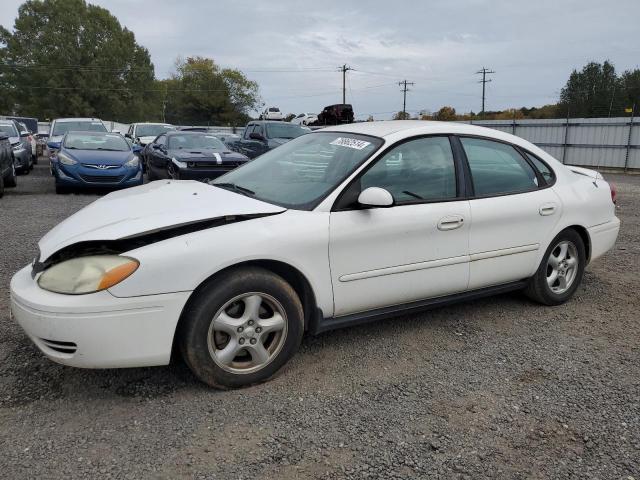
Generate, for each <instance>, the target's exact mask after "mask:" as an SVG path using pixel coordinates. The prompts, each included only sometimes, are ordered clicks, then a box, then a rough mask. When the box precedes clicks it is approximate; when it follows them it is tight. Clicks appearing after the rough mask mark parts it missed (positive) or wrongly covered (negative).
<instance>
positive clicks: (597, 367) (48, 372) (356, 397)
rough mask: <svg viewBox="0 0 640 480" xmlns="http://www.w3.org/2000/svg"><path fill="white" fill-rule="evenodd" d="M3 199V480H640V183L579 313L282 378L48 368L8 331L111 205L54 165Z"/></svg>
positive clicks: (364, 330) (394, 343)
mask: <svg viewBox="0 0 640 480" xmlns="http://www.w3.org/2000/svg"><path fill="white" fill-rule="evenodd" d="M42 163H44V162H41V165H38V166H37V167H36V170H35V171H34V172H33V173H32V174H31V175H29V176H27V177H24V176H22V177H19V179H18V180H19V185H18V188H17V189H13V190H9V191H8V192H7V195H6V196H5V198H4V199H2V200H0V225H2V228H1V229H0V245H2V249H1V250H0V472H2V474H0V476H4V477H5V478H11V479H22V478H24V479H27V478H153V479H156V478H157V479H161V478H219V479H235V478H238V479H241V478H256V477H260V478H285V479H286V478H323V479H335V478H385V479H388V478H408V477H422V478H425V477H433V478H485V477H489V478H508V479H513V478H516V479H517V478H578V477H579V478H599V479H624V480H630V479H633V478H636V479H640V428H639V425H640V350H639V348H638V339H640V326H639V325H640V324H639V316H638V311H639V309H640V299H639V295H638V292H639V291H640V275H639V273H638V272H639V271H640V268H639V262H638V259H639V258H640V177H638V176H636V177H631V176H628V177H625V176H617V177H616V178H615V181H616V183H617V185H618V191H619V196H620V197H619V198H620V200H619V205H620V209H619V216H620V217H621V219H622V221H623V223H624V225H623V229H622V231H621V235H620V238H619V241H618V244H617V245H616V247H615V249H614V250H613V251H612V252H610V253H609V254H608V255H606V256H605V257H604V258H602V259H600V260H598V261H596V262H594V264H593V265H591V266H589V268H588V270H587V272H586V274H585V279H584V283H583V286H582V287H581V288H580V289H579V290H578V292H577V294H576V296H575V297H574V299H573V300H572V301H570V302H569V303H568V304H566V305H563V306H560V307H553V308H551V307H541V306H539V305H535V304H533V303H531V302H529V301H527V300H526V299H524V298H523V297H522V296H520V295H519V294H510V295H502V296H498V297H495V298H490V299H484V300H480V301H475V302H471V303H466V304H462V305H458V306H454V307H448V308H444V309H440V310H436V311H432V312H429V313H425V314H419V315H411V316H406V317H401V318H396V319H391V320H387V321H383V322H380V323H376V324H373V325H368V326H363V327H357V328H350V329H346V330H343V331H337V332H332V333H327V334H323V335H321V336H319V337H315V338H306V339H305V340H304V342H303V345H302V348H301V351H300V353H299V354H298V355H297V356H296V358H295V359H294V360H293V361H292V362H291V363H290V365H289V366H288V367H287V368H286V369H285V371H284V372H283V373H282V375H280V376H279V377H278V378H276V379H275V380H273V381H271V382H269V383H267V384H264V385H260V386H257V387H252V388H249V389H244V390H241V391H230V392H219V391H214V390H209V389H207V388H206V387H204V386H203V385H201V384H200V383H198V382H197V381H196V380H195V378H194V377H193V376H192V375H191V374H190V372H189V370H188V369H187V368H186V367H185V366H184V365H183V364H176V365H172V366H170V367H158V368H146V369H129V370H104V371H97V370H94V371H90V370H79V369H74V368H69V367H63V366H60V365H57V364H55V363H52V362H50V361H48V360H46V359H45V358H44V357H43V356H42V355H41V354H40V353H39V352H38V351H37V350H36V348H35V347H34V346H33V345H32V344H31V342H30V341H29V340H28V339H27V337H26V336H25V335H24V333H23V332H22V331H21V330H20V328H19V327H18V326H17V325H16V324H14V323H13V322H11V321H10V320H9V315H8V293H9V280H10V277H11V275H12V273H13V272H14V271H16V270H17V269H18V268H19V267H22V266H23V265H24V264H26V263H28V262H29V261H30V260H31V259H32V258H33V256H34V253H35V251H36V242H37V240H38V239H39V238H40V237H41V236H42V235H43V234H44V233H45V232H46V231H47V230H49V229H50V228H51V227H53V226H54V225H55V224H56V223H58V222H59V221H60V220H62V219H64V218H65V217H67V216H68V215H70V214H71V213H73V212H75V211H76V210H78V209H79V208H81V207H82V206H84V205H86V204H88V203H89V202H91V201H92V200H94V199H96V198H97V195H67V196H56V195H55V194H54V193H53V180H52V178H51V177H49V176H48V173H47V170H46V167H45V166H44V165H42Z"/></svg>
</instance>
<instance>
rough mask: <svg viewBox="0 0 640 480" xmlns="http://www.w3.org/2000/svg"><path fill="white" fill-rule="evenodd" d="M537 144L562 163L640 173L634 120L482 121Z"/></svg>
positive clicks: (639, 130) (639, 128)
mask: <svg viewBox="0 0 640 480" xmlns="http://www.w3.org/2000/svg"><path fill="white" fill-rule="evenodd" d="M469 123H473V124H474V125H480V126H483V127H488V128H494V129H496V130H501V131H503V132H507V133H511V134H513V135H517V136H518V137H522V138H524V139H525V140H528V141H530V142H531V143H534V144H536V145H537V146H539V147H540V148H542V149H543V150H545V151H547V152H548V153H549V154H551V155H553V156H554V157H555V158H557V159H558V160H560V161H562V162H563V163H567V164H570V165H582V166H587V167H595V168H615V169H624V170H630V169H634V170H640V122H639V121H638V120H637V119H633V118H629V117H626V118H570V119H568V120H566V119H550V120H480V121H472V122H469Z"/></svg>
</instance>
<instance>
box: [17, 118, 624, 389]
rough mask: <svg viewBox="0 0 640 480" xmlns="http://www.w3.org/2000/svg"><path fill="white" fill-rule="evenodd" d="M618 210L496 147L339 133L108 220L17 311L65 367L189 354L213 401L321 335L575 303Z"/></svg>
mask: <svg viewBox="0 0 640 480" xmlns="http://www.w3.org/2000/svg"><path fill="white" fill-rule="evenodd" d="M613 192H614V191H613V189H612V188H610V186H609V185H608V184H607V182H606V181H605V180H604V179H603V177H602V176H601V175H600V174H599V173H597V172H595V171H592V170H588V169H584V168H577V167H567V166H564V165H562V164H561V163H560V162H558V161H557V160H555V159H554V158H553V157H551V156H550V155H549V154H547V153H545V152H544V151H543V150H541V149H540V148H538V147H536V146H535V145H533V144H531V143H529V142H527V141H525V140H523V139H521V138H518V137H515V136H512V135H509V134H507V133H503V132H499V131H496V130H489V129H486V128H481V127H477V126H471V125H464V124H452V123H439V122H423V121H388V122H379V123H376V122H372V123H358V124H350V125H341V126H336V127H330V128H328V129H324V130H320V131H316V132H314V133H310V134H308V135H302V136H300V137H298V138H295V139H294V140H291V141H290V142H288V143H286V144H284V145H282V146H281V147H278V148H277V149H274V150H271V151H269V152H266V153H264V154H263V155H261V156H260V157H258V158H256V159H255V160H253V161H252V162H250V163H248V164H246V165H245V166H243V167H240V168H238V169H236V170H234V171H232V172H230V173H228V174H226V175H224V176H222V177H220V178H218V179H216V180H215V181H213V182H212V183H211V184H204V183H199V182H193V181H158V182H151V183H149V184H146V185H143V186H140V187H135V188H130V189H127V190H124V191H118V192H114V193H110V194H109V195H106V196H105V197H103V198H101V199H99V200H97V201H95V202H94V203H93V204H91V205H89V206H87V207H85V208H84V209H82V210H80V211H79V212H77V213H76V214H75V215H73V216H71V217H70V218H68V219H67V220H65V221H63V222H62V223H60V224H59V225H58V226H57V227H55V228H54V229H53V230H51V231H50V232H49V233H48V234H46V235H45V236H44V237H43V238H42V239H41V240H40V242H39V253H38V254H37V256H36V258H35V260H34V261H33V264H31V265H28V266H26V267H25V268H23V269H22V270H20V271H19V272H17V273H16V274H15V276H14V277H13V279H12V281H11V309H12V312H13V315H14V317H15V318H16V319H17V321H18V322H19V323H20V325H22V327H23V328H24V330H25V331H26V332H27V334H28V335H29V337H30V338H31V339H32V340H33V341H34V342H35V344H36V345H37V346H38V347H39V348H40V349H41V350H42V351H43V352H44V354H45V355H47V356H48V357H49V358H51V359H52V360H55V361H57V362H60V363H63V364H66V365H73V366H78V367H91V368H98V367H101V368H107V367H141V366H150V365H164V364H167V363H169V360H170V358H171V356H172V353H176V352H174V347H175V349H177V350H179V351H180V352H181V353H182V355H183V357H184V359H185V360H186V362H187V364H188V365H189V366H190V368H191V369H192V370H193V371H194V373H195V374H196V375H197V376H198V377H199V378H200V379H201V380H202V381H204V382H206V383H207V384H209V385H212V386H224V387H237V386H242V385H248V384H253V383H256V382H260V381H263V380H265V379H268V378H270V377H271V376H273V375H274V374H275V373H277V372H278V371H279V370H280V369H281V368H282V367H283V365H284V364H285V363H286V362H287V360H289V359H290V358H291V356H292V355H293V354H294V353H295V352H296V350H297V349H298V346H299V345H300V341H301V338H302V336H303V333H304V332H309V333H318V332H324V331H327V330H330V329H335V328H340V327H345V326H349V325H355V324H360V323H364V322H369V321H371V320H375V319H378V318H382V317H388V316H391V315H395V314H398V313H402V312H414V311H418V310H421V309H427V308H431V307H435V306H438V305H446V304H449V303H450V302H452V301H460V300H466V299H473V298H478V297H480V296H485V295H491V294H496V293H501V292H505V291H509V290H517V289H520V290H524V291H525V292H526V293H527V295H529V296H530V297H531V298H533V299H535V300H537V301H538V302H540V303H542V304H546V305H558V304H561V303H563V302H566V301H567V300H568V299H569V298H570V297H571V296H572V295H573V294H574V292H575V291H576V289H577V288H578V286H579V284H580V282H581V280H582V276H583V272H584V269H585V267H586V266H587V264H588V263H589V262H590V261H593V260H595V259H596V258H598V257H600V256H601V255H602V254H604V253H605V252H606V251H607V250H609V249H611V248H612V246H613V245H614V242H615V240H616V237H617V235H618V230H619V227H620V222H619V220H618V219H617V218H616V216H615V206H614V201H613V200H614V198H613V197H614V193H613ZM544 312H545V311H544V310H541V315H544V314H545V313H544ZM364 341H366V340H364Z"/></svg>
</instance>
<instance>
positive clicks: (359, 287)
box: [329, 136, 471, 316]
mask: <svg viewBox="0 0 640 480" xmlns="http://www.w3.org/2000/svg"><path fill="white" fill-rule="evenodd" d="M368 187H381V188H384V189H386V190H388V191H389V192H390V193H391V194H392V195H393V197H394V200H395V206H393V207H390V208H366V209H364V208H361V206H360V205H358V204H357V203H352V204H349V203H348V201H347V200H345V199H348V198H353V199H356V198H357V196H358V194H359V193H360V192H361V191H362V190H364V189H365V188H368ZM459 191H460V188H459V182H458V181H457V176H456V162H455V161H454V157H453V155H452V149H451V145H450V143H449V138H448V137H446V136H432V137H422V138H414V139H411V140H409V141H405V142H403V143H401V144H399V145H397V146H396V147H394V148H392V149H390V150H389V151H388V152H387V153H386V154H384V155H382V156H381V157H380V159H378V160H376V161H375V162H374V164H373V165H372V166H371V167H370V168H369V169H368V170H366V172H364V173H363V174H362V175H361V176H360V178H359V179H357V180H356V181H355V182H354V183H352V185H351V186H349V187H348V188H347V190H346V191H345V192H344V193H343V195H342V197H341V199H339V200H338V202H337V205H336V207H334V209H336V210H337V211H333V212H332V213H331V216H330V243H329V258H330V265H331V277H332V283H333V289H334V302H335V315H336V316H341V315H347V314H350V313H356V312H362V311H367V310H372V309H376V308H381V307H386V306H390V305H397V304H403V303H409V302H413V301H417V300H422V299H426V298H430V297H437V296H442V295H447V294H451V293H455V292H461V291H463V290H465V289H466V287H467V282H468V278H469V264H468V248H469V221H470V218H471V217H470V212H469V202H468V201H467V200H465V199H462V198H461V194H459ZM345 202H347V203H345Z"/></svg>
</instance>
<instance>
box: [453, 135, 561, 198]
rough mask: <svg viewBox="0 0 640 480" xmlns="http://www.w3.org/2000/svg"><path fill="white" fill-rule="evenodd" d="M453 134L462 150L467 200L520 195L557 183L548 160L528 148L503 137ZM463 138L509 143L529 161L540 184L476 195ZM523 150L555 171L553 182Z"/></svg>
mask: <svg viewBox="0 0 640 480" xmlns="http://www.w3.org/2000/svg"><path fill="white" fill-rule="evenodd" d="M453 136H454V137H455V140H456V141H457V143H458V144H459V147H460V150H459V152H458V153H459V154H460V155H461V158H462V160H463V165H464V171H465V177H466V183H467V192H468V196H467V198H466V200H476V199H481V198H494V197H505V196H507V195H520V194H521V193H531V192H537V191H538V190H544V189H546V188H550V187H551V186H553V185H554V184H555V178H556V175H555V172H554V170H553V169H552V168H551V167H550V166H549V164H548V163H547V162H544V161H542V160H540V158H539V157H538V156H537V155H534V154H532V153H531V152H529V151H528V150H526V149H523V148H522V147H520V146H519V145H516V144H513V143H511V142H507V141H505V140H501V139H498V138H493V137H485V136H483V135H470V134H455V135H453ZM462 138H476V139H478V140H487V141H489V142H495V143H501V144H503V145H508V146H510V147H512V148H513V149H514V150H515V151H516V152H517V154H518V155H520V157H522V159H523V160H524V161H525V162H526V163H527V165H529V166H530V167H531V168H532V169H533V172H534V173H535V175H536V178H537V179H538V185H537V186H536V187H534V188H529V189H526V190H518V191H511V192H502V193H492V194H490V195H476V194H475V189H474V185H473V175H472V174H471V167H470V166H469V159H468V158H467V153H466V151H465V150H464V146H463V145H462V141H461V140H460V139H462ZM523 151H525V152H527V153H529V154H530V155H532V156H534V157H536V158H537V159H538V160H540V161H541V162H542V163H543V164H545V165H546V166H547V167H548V168H549V170H550V171H551V172H552V173H553V177H554V181H553V182H551V183H548V182H547V181H546V180H545V179H544V177H543V176H542V174H541V173H540V171H539V170H538V169H537V168H536V166H535V165H534V164H533V163H532V162H531V161H530V160H529V159H528V158H527V156H526V155H524V154H523Z"/></svg>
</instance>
